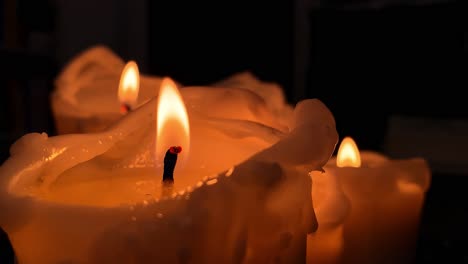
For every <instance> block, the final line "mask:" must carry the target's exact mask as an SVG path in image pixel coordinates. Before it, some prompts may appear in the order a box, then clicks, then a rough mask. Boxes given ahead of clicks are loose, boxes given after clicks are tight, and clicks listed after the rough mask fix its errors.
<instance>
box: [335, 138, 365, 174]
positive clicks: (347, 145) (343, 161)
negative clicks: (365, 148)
mask: <svg viewBox="0 0 468 264" xmlns="http://www.w3.org/2000/svg"><path fill="white" fill-rule="evenodd" d="M336 166H338V167H356V168H359V167H361V155H360V153H359V149H358V147H357V145H356V142H354V140H353V139H352V138H351V137H345V138H344V139H343V141H341V144H340V147H339V149H338V155H337V157H336Z"/></svg>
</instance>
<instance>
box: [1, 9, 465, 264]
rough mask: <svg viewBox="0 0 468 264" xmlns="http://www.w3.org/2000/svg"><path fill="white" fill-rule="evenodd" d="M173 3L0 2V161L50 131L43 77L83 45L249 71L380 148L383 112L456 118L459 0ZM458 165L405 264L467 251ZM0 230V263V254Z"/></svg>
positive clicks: (165, 62) (173, 64) (433, 198)
mask: <svg viewBox="0 0 468 264" xmlns="http://www.w3.org/2000/svg"><path fill="white" fill-rule="evenodd" d="M135 2H138V3H135ZM173 2H174V1H164V2H163V1H149V3H148V2H147V1H125V0H118V1H111V0H102V1H90V0H83V1H64V0H63V1H61V0H57V1H52V0H51V1H46V0H22V1H21V0H16V1H15V0H0V20H1V21H0V23H1V24H0V25H1V26H0V70H1V72H0V88H1V90H0V92H1V95H0V158H1V160H2V161H3V160H5V159H6V158H7V157H8V156H9V153H8V149H9V146H10V145H11V144H12V143H13V142H14V141H15V140H17V139H18V138H19V137H21V136H22V135H24V134H25V133H30V132H47V133H48V134H49V135H54V134H55V130H54V125H53V120H52V118H51V113H50V108H49V102H48V96H49V93H50V91H51V90H52V89H53V80H54V78H55V76H56V75H57V74H58V73H59V70H60V69H61V67H63V65H64V63H66V62H67V61H68V60H69V59H70V58H71V57H72V56H73V55H75V54H76V53H77V52H79V51H82V50H84V49H86V48H88V47H90V46H91V45H94V44H106V45H108V46H109V47H111V48H112V49H113V50H114V51H115V52H116V53H118V54H119V55H121V56H122V58H124V59H125V60H129V59H135V60H137V62H138V63H139V66H140V68H141V71H142V72H143V73H148V74H155V75H169V76H171V77H173V78H174V79H176V80H178V81H180V82H181V83H184V84H208V83H212V82H215V81H217V80H219V79H222V78H224V77H227V76H229V75H230V74H233V73H235V72H238V71H244V70H250V71H252V72H253V73H254V74H255V75H256V76H258V77H259V78H260V79H263V80H267V81H275V82H277V83H279V84H281V85H282V87H283V88H284V92H285V94H286V96H287V98H288V100H289V102H290V103H292V104H294V103H296V102H297V101H298V100H300V99H304V98H313V97H315V98H319V99H321V100H322V101H324V102H325V103H326V105H327V106H328V107H329V108H330V109H331V110H332V112H333V113H334V115H335V118H336V121H337V129H338V132H339V134H340V135H341V136H345V135H350V136H352V137H353V138H354V139H355V140H356V142H357V143H358V145H359V147H360V148H361V149H371V150H377V151H384V152H385V151H386V149H385V144H384V143H385V141H386V139H387V138H388V133H387V131H388V126H389V125H388V124H389V123H388V120H389V118H390V117H392V116H403V117H420V118H424V120H427V122H428V123H430V122H432V120H437V121H441V120H442V121H443V120H445V121H450V120H458V121H460V120H461V121H462V122H468V107H467V106H466V97H465V96H462V94H463V93H462V92H463V90H466V87H467V86H466V81H465V79H466V78H465V77H466V26H465V24H466V23H465V22H466V18H465V17H464V12H463V8H462V5H461V2H456V1H438V2H435V1H425V2H423V1H417V0H413V1H411V2H409V1H406V2H405V1H404V0H402V1H386V2H383V1H372V0H370V1H360V2H358V1H353V2H349V1H321V2H314V1H276V2H275V1H264V2H262V1H246V0H240V1H235V2H234V1H222V2H218V3H217V4H214V3H209V4H208V3H204V2H203V1H202V2H197V3H190V2H189V3H184V4H181V3H179V2H176V3H173ZM465 15H466V12H465ZM421 133H424V131H421ZM467 135H468V132H467ZM447 138H450V130H448V132H447V133H445V134H444V135H441V137H440V138H437V139H436V140H439V141H443V140H446V139H447ZM461 143H463V144H465V145H466V143H467V141H466V139H465V140H464V141H463V142H461ZM424 147H428V148H430V146H424ZM421 153H423V152H421V151H418V147H417V146H415V149H414V153H406V155H408V156H412V155H419V154H421ZM457 155H462V156H463V155H465V156H468V155H466V153H457ZM422 156H424V155H422ZM425 158H427V159H428V160H429V162H430V164H431V165H432V164H434V163H435V162H436V161H434V163H433V160H432V157H430V156H427V157H425ZM465 160H466V161H467V162H464V163H463V164H461V165H465V166H466V165H467V164H468V159H465ZM467 177H468V175H467V174H466V173H464V172H461V173H458V172H453V171H450V172H448V171H444V170H443V169H437V170H434V174H433V177H432V184H431V188H430V190H429V192H428V194H427V200H426V204H425V208H424V212H423V217H422V223H421V232H420V239H419V243H418V251H417V259H416V262H415V263H468V248H467V247H468V243H467V241H468V240H467V237H468V231H467V227H466V225H467V223H468V206H467V205H466V202H465V201H467V199H466V198H465V194H464V190H465V188H466V186H468V180H467V179H468V178H467ZM0 213H2V212H0ZM398 217H400V216H395V218H396V219H397V218H398ZM2 236H3V237H4V238H2V239H1V241H0V244H1V245H0V263H9V262H8V261H7V259H9V258H11V256H12V254H11V253H9V252H11V251H8V240H7V239H6V238H5V235H2Z"/></svg>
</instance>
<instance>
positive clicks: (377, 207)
mask: <svg viewBox="0 0 468 264" xmlns="http://www.w3.org/2000/svg"><path fill="white" fill-rule="evenodd" d="M325 170H326V171H328V172H330V173H332V174H334V175H336V176H337V177H338V178H339V180H340V182H341V184H342V188H343V191H344V193H345V194H346V196H347V197H348V199H349V200H350V202H351V211H350V214H349V216H348V217H347V218H346V220H345V222H344V252H343V256H342V261H341V263H412V261H413V257H414V255H415V250H416V241H417V235H418V227H419V221H420V215H421V209H422V206H423V203H424V198H425V192H426V191H427V189H428V187H429V182H430V170H429V168H428V165H427V163H426V162H425V161H424V160H423V159H420V158H413V159H407V160H390V159H388V158H387V157H385V156H383V155H381V154H378V153H375V152H369V151H362V152H361V153H360V152H359V150H358V148H357V146H356V144H355V143H354V141H353V140H352V139H351V138H349V137H347V138H345V139H343V141H342V143H341V145H340V148H339V150H338V155H337V157H336V158H333V159H330V161H329V162H328V164H327V166H325Z"/></svg>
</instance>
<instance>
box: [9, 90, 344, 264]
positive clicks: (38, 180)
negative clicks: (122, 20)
mask: <svg viewBox="0 0 468 264" xmlns="http://www.w3.org/2000/svg"><path fill="white" fill-rule="evenodd" d="M197 89H198V88H197ZM231 90H232V91H234V93H236V92H237V93H248V94H250V93H249V92H248V91H247V90H243V89H237V90H236V89H231ZM231 90H230V91H231ZM199 91H204V92H205V93H209V91H211V89H202V90H199ZM199 93H202V92H199ZM201 96H202V95H201ZM206 98H209V96H207V97H206ZM214 98H218V97H216V96H215V97H214ZM230 98H232V97H224V100H230ZM234 98H236V97H234ZM237 98H238V99H237V100H239V101H238V105H237V106H238V107H237V108H234V109H232V111H233V113H226V112H222V111H220V112H217V110H221V109H222V108H223V107H224V105H225V104H224V103H223V102H222V101H221V102H219V101H218V102H212V109H211V112H215V113H218V116H210V115H206V114H205V113H204V112H203V111H201V110H200V109H197V108H196V107H195V108H191V107H187V110H188V114H189V117H190V127H191V138H192V139H191V147H190V153H191V154H190V155H191V156H190V157H194V158H193V159H192V158H190V159H189V160H188V161H187V164H186V166H185V167H184V168H183V169H181V170H179V171H178V172H177V171H176V172H175V175H176V176H175V177H178V178H177V179H178V180H177V179H176V182H175V185H174V191H175V192H176V195H174V196H173V197H171V199H167V200H164V199H163V200H157V199H158V198H157V194H158V193H159V192H156V191H157V190H158V185H157V184H155V183H154V182H155V180H154V175H155V174H156V175H161V174H160V173H159V171H161V170H162V168H161V167H158V164H155V162H154V159H153V154H154V152H152V151H154V147H155V146H154V141H155V140H154V137H155V136H154V135H155V134H156V133H155V128H156V122H155V121H156V116H155V109H156V100H155V99H153V100H151V101H149V102H148V103H146V104H144V105H142V106H141V107H139V108H137V109H136V110H135V111H132V112H130V113H129V114H127V115H126V116H124V117H123V118H122V119H121V120H120V121H119V122H118V123H116V124H114V125H113V126H111V127H110V128H109V129H108V130H106V131H104V132H101V133H96V134H82V135H63V136H57V137H51V138H48V137H47V135H45V134H28V135H26V136H24V137H23V138H21V139H20V140H19V141H18V142H16V143H15V144H14V145H13V146H12V148H11V157H10V159H9V160H7V161H6V162H5V164H3V165H2V167H1V168H0V175H1V177H0V179H1V182H0V195H1V197H0V198H1V199H0V207H1V209H2V211H4V212H8V213H7V214H4V215H2V217H1V218H0V224H1V225H2V226H3V227H4V228H5V230H6V231H7V232H8V234H9V236H10V238H11V241H12V243H13V245H14V247H15V249H16V251H17V254H18V257H19V261H20V262H21V263H40V261H42V263H61V262H72V263H73V262H86V263H128V262H130V261H135V262H145V261H159V262H164V263H168V262H181V263H186V262H190V261H193V262H199V263H207V262H209V263H239V262H242V263H260V262H268V263H270V262H273V261H275V262H279V263H298V262H304V261H305V257H306V254H305V253H306V244H305V243H306V234H307V233H308V232H311V231H313V227H314V226H316V222H315V220H314V219H315V218H314V211H313V208H312V203H311V182H310V178H309V177H308V175H307V174H304V173H303V172H304V171H303V170H299V169H298V168H300V167H303V166H306V165H307V166H308V167H309V169H320V168H321V167H322V166H323V165H324V164H325V162H326V161H327V159H328V157H329V156H330V155H331V153H332V152H333V149H334V146H335V144H336V141H337V133H336V130H335V128H334V122H333V117H332V116H331V113H330V112H329V111H328V109H327V108H326V107H325V106H324V105H323V104H322V103H321V102H319V101H317V100H306V101H303V102H301V103H299V104H298V105H297V106H296V108H295V111H294V116H293V120H292V121H291V122H290V123H291V124H292V125H291V127H289V128H288V131H289V130H290V131H291V132H282V131H280V130H277V129H275V128H273V127H269V126H267V125H265V124H263V123H259V122H254V121H252V120H249V119H257V120H262V118H261V117H260V116H257V115H256V113H257V110H255V109H254V111H253V110H246V109H248V108H245V106H248V105H250V104H251V103H252V102H250V101H249V100H251V99H252V98H253V97H249V96H247V97H237ZM239 98H243V99H239ZM249 98H251V99H249ZM246 100H247V101H249V102H245V101H246ZM205 102H206V101H205ZM207 103H209V102H207ZM226 103H227V102H226ZM188 105H190V104H188ZM259 107H262V106H259ZM240 110H242V111H240ZM243 111H245V112H243ZM249 111H250V112H249ZM265 111H267V110H265ZM220 113H224V114H229V115H227V117H225V118H222V117H221V116H220ZM239 113H250V114H249V115H247V114H246V118H245V119H239V117H241V115H240V114H239ZM236 115H237V118H235V119H234V118H233V117H234V116H236ZM182 154H183V153H182ZM249 157H250V158H249ZM233 165H234V169H230V170H228V168H231V167H232V166H233ZM176 170H177V168H176ZM223 170H224V172H222V173H220V172H221V171H223ZM212 173H216V175H214V176H212V177H207V178H205V176H207V175H212ZM151 182H153V185H151ZM156 183H158V184H160V178H159V177H158V179H157V180H156ZM177 183H180V184H179V185H177ZM148 194H149V195H148ZM220 241H223V243H220ZM38 261H39V262H38Z"/></svg>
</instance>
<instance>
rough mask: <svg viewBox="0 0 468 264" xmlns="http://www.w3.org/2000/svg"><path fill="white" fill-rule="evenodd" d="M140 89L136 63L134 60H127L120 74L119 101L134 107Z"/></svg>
mask: <svg viewBox="0 0 468 264" xmlns="http://www.w3.org/2000/svg"><path fill="white" fill-rule="evenodd" d="M139 90H140V73H139V71H138V65H137V64H136V62H134V61H129V62H128V63H127V64H126V65H125V67H124V69H123V71H122V74H121V76H120V83H119V93H118V95H119V101H120V103H121V104H123V105H128V106H129V107H134V106H135V105H136V103H137V100H138V91H139Z"/></svg>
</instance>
